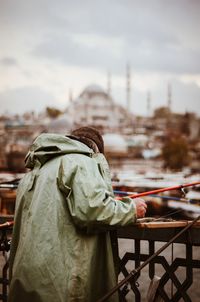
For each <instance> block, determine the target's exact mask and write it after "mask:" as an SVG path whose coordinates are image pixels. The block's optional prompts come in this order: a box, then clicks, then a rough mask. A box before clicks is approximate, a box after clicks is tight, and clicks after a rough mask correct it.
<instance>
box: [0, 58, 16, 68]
mask: <svg viewBox="0 0 200 302" xmlns="http://www.w3.org/2000/svg"><path fill="white" fill-rule="evenodd" d="M0 64H1V65H3V66H7V67H8V66H17V65H18V62H17V60H16V59H15V58H11V57H4V58H2V59H0Z"/></svg>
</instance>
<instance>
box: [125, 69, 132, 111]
mask: <svg viewBox="0 0 200 302" xmlns="http://www.w3.org/2000/svg"><path fill="white" fill-rule="evenodd" d="M130 102H131V70H130V65H129V63H127V65H126V108H127V111H128V112H130V105H131V104H130Z"/></svg>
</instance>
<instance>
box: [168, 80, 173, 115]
mask: <svg viewBox="0 0 200 302" xmlns="http://www.w3.org/2000/svg"><path fill="white" fill-rule="evenodd" d="M171 106H172V88H171V85H170V83H168V85H167V107H168V109H169V110H170V111H171Z"/></svg>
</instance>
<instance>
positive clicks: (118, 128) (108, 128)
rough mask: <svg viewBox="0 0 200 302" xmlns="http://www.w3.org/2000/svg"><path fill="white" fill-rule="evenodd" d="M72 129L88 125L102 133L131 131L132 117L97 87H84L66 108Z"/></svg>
mask: <svg viewBox="0 0 200 302" xmlns="http://www.w3.org/2000/svg"><path fill="white" fill-rule="evenodd" d="M67 113H68V115H69V116H70V117H71V118H72V120H73V124H74V127H79V126H83V125H90V126H94V127H96V128H98V129H99V130H101V131H102V133H108V132H109V133H110V132H115V133H116V132H122V133H123V132H127V131H132V130H133V116H132V114H130V113H129V112H128V111H127V110H126V109H125V108H124V107H122V106H120V105H119V104H117V103H116V102H114V100H113V99H112V97H111V96H110V95H109V94H108V93H107V92H105V91H104V90H103V89H102V88H101V87H100V86H98V85H90V86H88V87H86V88H85V89H84V90H83V92H82V93H81V94H80V95H79V97H78V98H76V99H74V100H72V101H71V102H70V105H69V107H68V108H67Z"/></svg>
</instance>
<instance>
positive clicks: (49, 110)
mask: <svg viewBox="0 0 200 302" xmlns="http://www.w3.org/2000/svg"><path fill="white" fill-rule="evenodd" d="M46 113H47V115H48V116H49V117H51V118H56V117H58V116H59V115H61V114H62V111H61V110H59V109H57V108H53V107H47V108H46Z"/></svg>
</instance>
